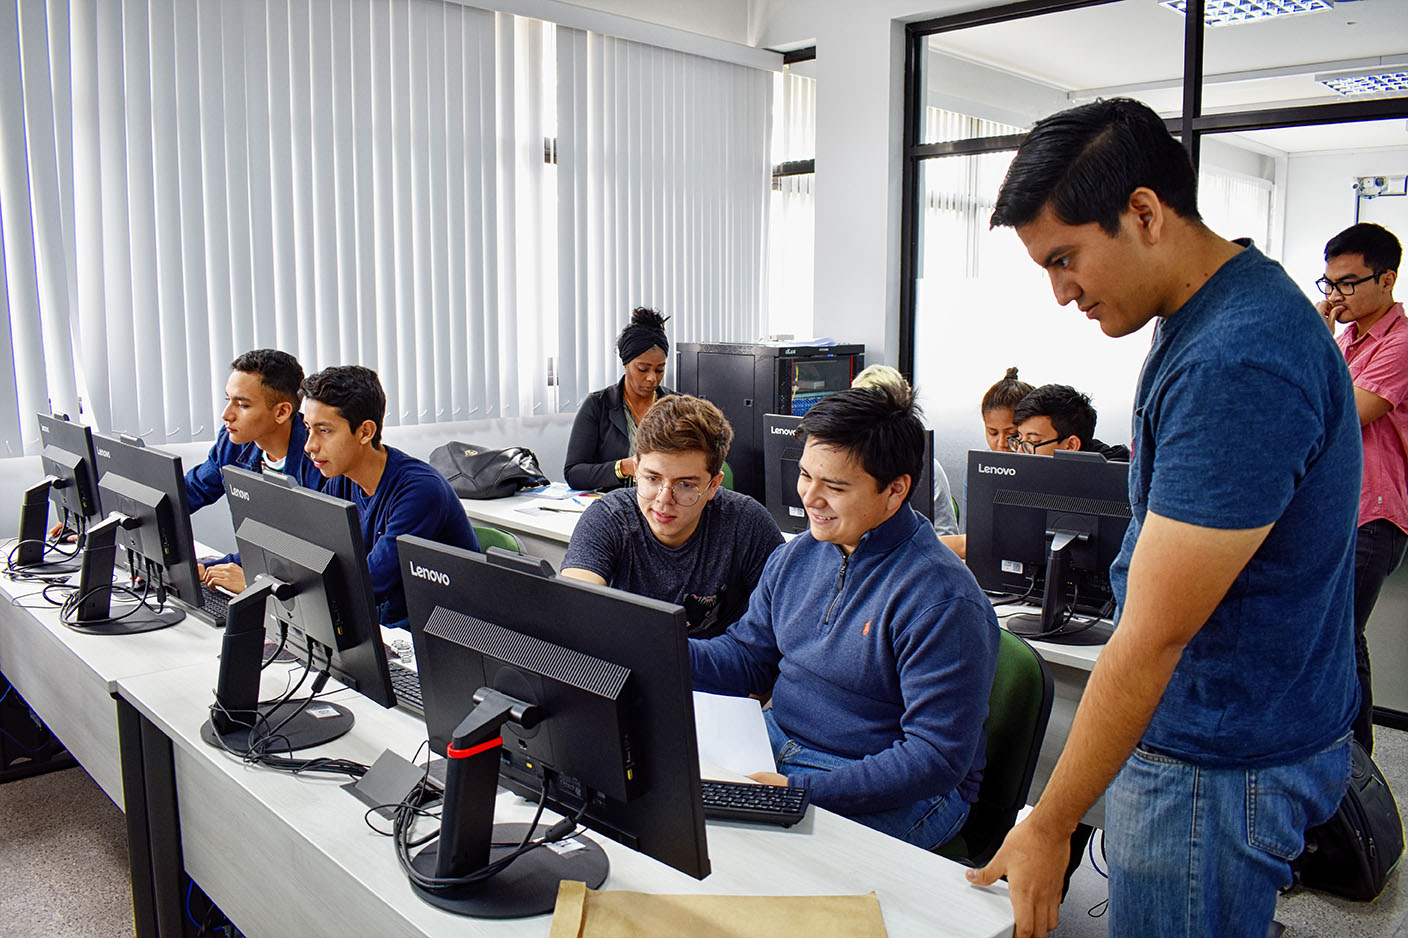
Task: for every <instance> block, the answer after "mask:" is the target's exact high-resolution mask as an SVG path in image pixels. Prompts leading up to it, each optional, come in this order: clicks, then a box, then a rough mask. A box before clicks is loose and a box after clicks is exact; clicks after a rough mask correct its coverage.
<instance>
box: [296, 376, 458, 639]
mask: <svg viewBox="0 0 1408 938" xmlns="http://www.w3.org/2000/svg"><path fill="white" fill-rule="evenodd" d="M303 397H304V400H303V420H304V422H305V423H306V424H307V426H308V442H307V444H306V452H307V454H308V458H309V459H310V460H312V462H313V465H314V466H316V467H317V468H318V471H319V472H321V473H322V475H323V478H324V479H325V480H326V481H325V482H324V483H323V491H324V492H326V493H328V494H329V495H332V496H334V497H336V498H345V499H346V500H347V501H349V502H352V503H353V504H354V505H356V506H357V515H358V517H359V518H360V520H361V523H362V545H363V547H365V548H366V551H367V566H368V567H369V568H370V569H371V574H372V594H373V596H374V598H375V599H376V605H377V617H378V618H379V620H380V621H381V624H382V625H384V626H387V627H388V628H404V627H405V625H406V618H407V615H406V592H405V589H404V587H403V586H402V584H401V564H400V563H399V562H398V560H397V553H396V538H397V537H398V536H399V535H402V534H415V535H419V536H420V537H424V538H429V539H430V540H432V541H439V542H440V543H441V544H449V545H451V546H453V547H463V548H465V549H466V550H476V551H477V550H479V541H478V540H477V539H476V538H475V536H474V528H473V527H471V526H470V523H469V518H468V517H466V515H465V513H464V506H463V505H461V504H460V500H459V496H457V495H456V494H455V490H454V489H452V488H450V483H449V482H447V481H445V477H444V476H442V475H441V474H440V473H438V472H436V471H435V470H434V469H433V468H431V466H430V465H429V464H428V463H424V462H422V461H420V460H419V459H416V458H415V457H413V456H407V455H406V454H405V453H403V452H401V451H400V450H398V449H392V448H391V447H389V446H382V445H381V424H382V421H383V420H384V419H385V418H386V393H385V392H384V391H383V390H382V389H381V381H380V380H379V379H378V378H377V376H376V372H374V371H372V370H371V369H370V368H363V367H362V366H360V365H342V366H339V367H336V368H324V369H323V370H322V371H319V372H317V373H315V374H311V375H309V376H308V378H307V380H305V381H304V382H303Z"/></svg>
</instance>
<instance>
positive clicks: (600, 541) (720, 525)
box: [562, 394, 782, 637]
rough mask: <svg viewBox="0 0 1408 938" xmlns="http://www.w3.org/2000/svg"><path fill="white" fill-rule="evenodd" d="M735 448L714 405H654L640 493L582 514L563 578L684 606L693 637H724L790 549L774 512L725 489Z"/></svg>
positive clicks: (644, 442) (678, 401)
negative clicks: (778, 555) (769, 567)
mask: <svg viewBox="0 0 1408 938" xmlns="http://www.w3.org/2000/svg"><path fill="white" fill-rule="evenodd" d="M732 442H733V428H731V427H730V426H729V425H728V420H726V419H725V418H724V415H723V414H722V413H721V412H720V411H719V409H718V408H717V407H715V406H714V405H713V404H711V403H709V402H708V401H705V400H701V399H700V398H697V397H692V396H690V395H687V394H673V395H670V396H668V397H663V398H661V399H659V400H658V401H656V402H655V405H654V406H653V407H651V408H650V410H649V411H648V412H647V413H646V415H645V417H644V418H643V419H642V420H641V423H640V427H639V429H638V430H637V431H636V442H635V458H636V473H635V480H636V484H635V486H633V487H628V488H623V489H617V490H615V491H613V492H608V493H606V494H605V495H603V496H602V497H601V498H600V499H599V500H598V501H597V502H595V503H594V504H593V505H592V506H591V507H590V508H588V509H587V510H586V511H585V512H584V513H583V514H582V518H581V520H580V521H579V522H578V523H577V527H576V529H575V530H574V531H573V533H572V542H571V543H570V544H569V545H568V547H567V556H566V557H564V558H563V561H562V575H563V576H569V577H572V578H574V579H578V580H583V581H585V582H588V583H597V584H601V585H604V586H611V587H614V588H616V589H621V590H625V591H627V592H629V593H636V594H639V595H641V596H649V597H651V598H653V599H660V600H664V601H665V602H671V603H678V604H679V605H681V606H684V608H685V611H686V613H687V615H688V619H689V634H690V635H693V636H701V637H707V636H711V635H718V634H720V633H721V632H723V631H724V629H726V628H728V626H729V624H730V623H732V622H734V621H735V620H736V619H738V618H739V617H740V616H742V615H743V612H744V610H746V609H747V608H748V598H749V596H751V595H752V593H753V587H755V586H756V585H757V584H758V579H759V578H760V577H761V576H762V574H763V565H764V564H765V563H767V559H768V557H769V556H770V555H771V554H772V552H773V550H774V549H776V547H777V546H778V545H779V544H781V543H782V534H781V532H780V531H778V529H777V524H776V522H774V521H773V520H772V515H770V514H768V511H767V509H766V508H764V507H763V506H762V505H760V504H759V503H758V502H756V501H754V500H753V499H751V498H749V497H748V496H746V495H740V494H739V493H737V492H733V491H730V490H728V489H725V488H723V487H722V486H723V472H722V469H723V463H724V456H725V455H727V453H728V448H729V445H730V444H732Z"/></svg>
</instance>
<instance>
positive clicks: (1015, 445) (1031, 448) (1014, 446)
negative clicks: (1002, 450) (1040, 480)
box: [1007, 436, 1065, 455]
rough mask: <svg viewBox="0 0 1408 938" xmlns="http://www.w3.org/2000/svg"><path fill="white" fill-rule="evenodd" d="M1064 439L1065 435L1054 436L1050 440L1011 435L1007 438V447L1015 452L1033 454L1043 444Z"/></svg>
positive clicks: (1046, 444)
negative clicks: (1028, 438)
mask: <svg viewBox="0 0 1408 938" xmlns="http://www.w3.org/2000/svg"><path fill="white" fill-rule="evenodd" d="M1064 439H1065V437H1064V436H1053V437H1052V438H1051V439H1049V440H1042V441H1040V442H1033V441H1031V440H1024V439H1022V438H1021V437H1020V436H1009V437H1008V438H1007V448H1008V449H1010V450H1011V451H1012V452H1014V453H1026V454H1028V455H1031V454H1033V453H1035V452H1036V451H1037V450H1039V449H1041V448H1042V447H1043V446H1050V445H1051V444H1052V443H1059V442H1061V441H1062V440H1064Z"/></svg>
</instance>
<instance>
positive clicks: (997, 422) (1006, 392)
mask: <svg viewBox="0 0 1408 938" xmlns="http://www.w3.org/2000/svg"><path fill="white" fill-rule="evenodd" d="M1030 393H1032V386H1031V385H1030V384H1027V383H1026V382H1025V381H1019V380H1018V379H1017V368H1016V366H1015V365H1014V366H1013V367H1011V368H1008V369H1007V374H1006V375H1004V376H1003V378H1002V380H1001V381H999V382H997V384H994V385H993V386H992V387H990V388H988V392H987V393H986V394H984V395H983V403H982V408H981V410H982V415H983V431H984V432H985V433H986V434H987V439H988V449H990V450H993V451H995V452H999V453H1005V452H1007V438H1008V437H1010V436H1016V435H1017V425H1016V424H1015V423H1014V422H1013V420H1012V413H1013V411H1014V410H1016V408H1017V405H1018V404H1019V403H1021V401H1022V398H1024V397H1026V396H1027V395H1028V394H1030Z"/></svg>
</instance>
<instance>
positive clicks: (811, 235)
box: [766, 69, 816, 338]
mask: <svg viewBox="0 0 1408 938" xmlns="http://www.w3.org/2000/svg"><path fill="white" fill-rule="evenodd" d="M772 113H773V125H772V162H773V164H778V163H785V162H789V161H791V160H810V159H813V158H815V156H816V79H814V78H806V77H803V76H801V75H794V74H792V72H790V71H788V70H786V69H784V70H783V71H782V72H780V73H778V74H777V75H775V76H774V77H773V110H772ZM815 182H816V174H815V173H806V174H802V175H797V176H779V177H777V178H776V179H774V180H773V183H772V193H771V195H770V197H769V200H768V250H767V274H766V280H767V287H768V290H767V323H768V332H770V333H783V334H790V335H793V336H796V337H798V338H810V337H811V333H812V321H813V286H814V277H813V275H814V272H815V267H816V192H815Z"/></svg>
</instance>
